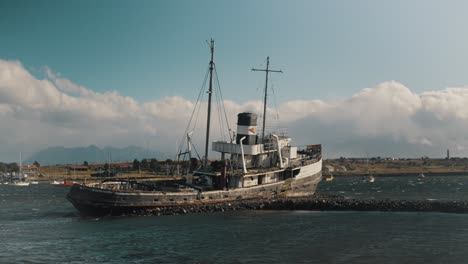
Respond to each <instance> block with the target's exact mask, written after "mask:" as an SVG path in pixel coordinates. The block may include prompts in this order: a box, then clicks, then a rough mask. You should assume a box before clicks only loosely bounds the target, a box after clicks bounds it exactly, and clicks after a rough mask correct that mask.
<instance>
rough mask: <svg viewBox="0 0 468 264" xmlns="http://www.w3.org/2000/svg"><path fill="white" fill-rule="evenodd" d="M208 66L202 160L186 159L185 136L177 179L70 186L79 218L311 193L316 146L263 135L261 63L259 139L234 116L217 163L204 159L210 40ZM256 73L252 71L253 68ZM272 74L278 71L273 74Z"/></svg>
mask: <svg viewBox="0 0 468 264" xmlns="http://www.w3.org/2000/svg"><path fill="white" fill-rule="evenodd" d="M210 49H211V60H210V65H209V77H210V78H209V90H208V96H209V98H208V118H207V130H206V142H205V143H206V144H205V156H204V158H203V159H200V165H198V164H199V162H198V159H196V158H194V157H192V148H193V146H192V142H191V133H192V132H190V133H186V144H185V143H184V144H185V145H186V150H185V151H183V152H182V151H180V152H179V154H178V157H182V156H183V157H188V159H187V160H184V161H183V162H182V163H183V164H187V168H186V169H185V171H184V172H185V173H184V176H183V177H182V178H181V179H178V180H172V181H158V182H137V181H131V180H122V179H107V180H104V181H102V182H99V183H92V184H89V183H88V184H74V185H73V186H72V188H71V189H70V192H69V193H68V194H67V199H68V200H69V201H70V202H71V203H72V204H73V205H74V206H75V207H76V208H77V209H78V210H79V211H80V213H82V214H83V215H122V214H135V213H137V212H144V211H145V210H151V209H152V208H161V207H164V208H167V207H184V206H190V205H203V204H213V203H225V202H229V201H239V200H249V199H250V200H251V199H270V198H271V199H273V198H280V197H293V196H308V195H312V194H314V192H315V190H316V188H317V185H318V183H319V182H320V180H321V178H322V155H321V145H319V144H316V145H308V146H306V147H304V148H303V149H299V148H298V147H294V146H292V145H291V138H289V137H287V136H285V135H279V134H275V133H269V134H267V135H265V115H266V100H267V88H268V74H269V73H270V72H275V71H273V70H270V69H269V60H268V59H267V66H266V69H262V70H261V71H265V72H266V81H265V97H264V102H263V104H264V107H263V127H262V134H261V135H257V115H256V114H254V113H247V112H245V113H240V114H238V116H237V132H236V133H233V135H232V136H230V137H229V140H225V141H216V142H213V143H212V151H215V152H219V153H221V159H220V160H216V161H212V162H211V164H209V160H208V143H209V132H210V107H211V95H212V91H213V90H212V89H213V87H212V86H213V85H212V83H213V69H214V62H213V54H214V42H213V40H211V43H210ZM253 70H256V69H253ZM276 72H278V71H276Z"/></svg>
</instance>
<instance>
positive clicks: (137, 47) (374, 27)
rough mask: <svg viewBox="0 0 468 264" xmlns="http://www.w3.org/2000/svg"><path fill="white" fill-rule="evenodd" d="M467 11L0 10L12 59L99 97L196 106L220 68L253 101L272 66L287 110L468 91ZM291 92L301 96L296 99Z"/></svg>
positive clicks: (74, 4) (188, 4)
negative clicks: (389, 87) (392, 95)
mask: <svg viewBox="0 0 468 264" xmlns="http://www.w3.org/2000/svg"><path fill="white" fill-rule="evenodd" d="M467 8H468V4H467V3H466V2H464V1H448V2H443V1H2V3H1V4H0V10H1V11H0V32H2V36H3V37H2V44H1V45H0V56H1V57H2V58H3V59H9V60H19V61H21V62H22V63H23V64H24V65H25V67H26V68H28V69H29V70H31V71H32V72H33V73H35V74H37V75H40V73H41V71H40V70H41V68H42V67H43V66H48V67H50V68H51V69H52V70H54V71H56V72H60V73H61V74H62V76H64V77H66V78H68V79H70V80H73V81H74V82H76V83H79V84H81V85H83V86H85V87H88V88H90V89H92V90H94V91H101V92H102V91H108V90H117V91H119V92H120V93H121V94H123V95H128V96H132V97H134V98H136V99H137V100H139V101H148V100H153V99H157V98H161V97H164V96H172V95H184V96H187V97H188V98H193V97H195V96H196V94H197V92H196V91H197V89H198V87H199V86H200V85H201V82H202V79H203V76H204V72H205V70H206V65H207V62H208V56H209V54H208V48H207V45H206V43H205V40H208V39H210V38H211V37H213V38H214V39H215V41H216V51H215V52H216V54H215V60H216V62H217V66H218V71H219V75H220V77H221V84H222V87H223V90H224V91H225V97H226V98H229V99H232V100H235V101H245V100H250V99H257V98H250V97H251V96H252V95H251V94H250V93H251V92H252V91H255V90H256V89H258V87H261V85H262V81H263V78H262V77H263V76H259V74H256V73H253V72H250V68H251V67H259V66H261V65H262V64H264V62H265V57H266V56H268V55H269V56H271V58H272V66H273V67H276V68H281V69H282V70H283V71H284V72H285V73H284V74H282V75H281V76H278V75H275V76H273V77H272V78H273V83H274V85H275V87H276V91H277V96H278V98H277V100H279V101H284V100H290V99H297V98H304V97H305V98H307V99H330V98H343V97H346V96H350V95H352V94H353V93H355V92H357V91H359V90H360V89H362V88H365V87H372V86H374V85H376V84H378V83H380V82H383V81H388V80H396V81H399V82H401V83H403V84H405V85H407V86H409V87H411V88H412V89H413V90H415V91H423V90H430V89H436V88H437V89H438V88H443V87H447V86H461V85H465V84H467V83H468V75H467V74H465V69H468V49H466V48H465V47H467V46H468V35H467V34H466V25H467V24H468V17H467V16H466V15H465V13H464V10H467ZM291 90H293V91H291Z"/></svg>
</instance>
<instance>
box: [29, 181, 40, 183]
mask: <svg viewBox="0 0 468 264" xmlns="http://www.w3.org/2000/svg"><path fill="white" fill-rule="evenodd" d="M31 184H39V182H38V181H32V182H31Z"/></svg>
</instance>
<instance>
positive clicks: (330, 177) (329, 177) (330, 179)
mask: <svg viewBox="0 0 468 264" xmlns="http://www.w3.org/2000/svg"><path fill="white" fill-rule="evenodd" d="M333 179H334V178H333V175H332V174H330V176H328V177H327V178H325V181H327V182H330V181H333Z"/></svg>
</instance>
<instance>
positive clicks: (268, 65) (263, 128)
mask: <svg viewBox="0 0 468 264" xmlns="http://www.w3.org/2000/svg"><path fill="white" fill-rule="evenodd" d="M252 71H264V72H265V97H264V99H263V127H262V143H263V141H264V138H265V121H266V106H267V94H268V92H267V91H268V73H270V72H280V73H283V71H281V70H270V56H268V57H267V65H266V69H252Z"/></svg>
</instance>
